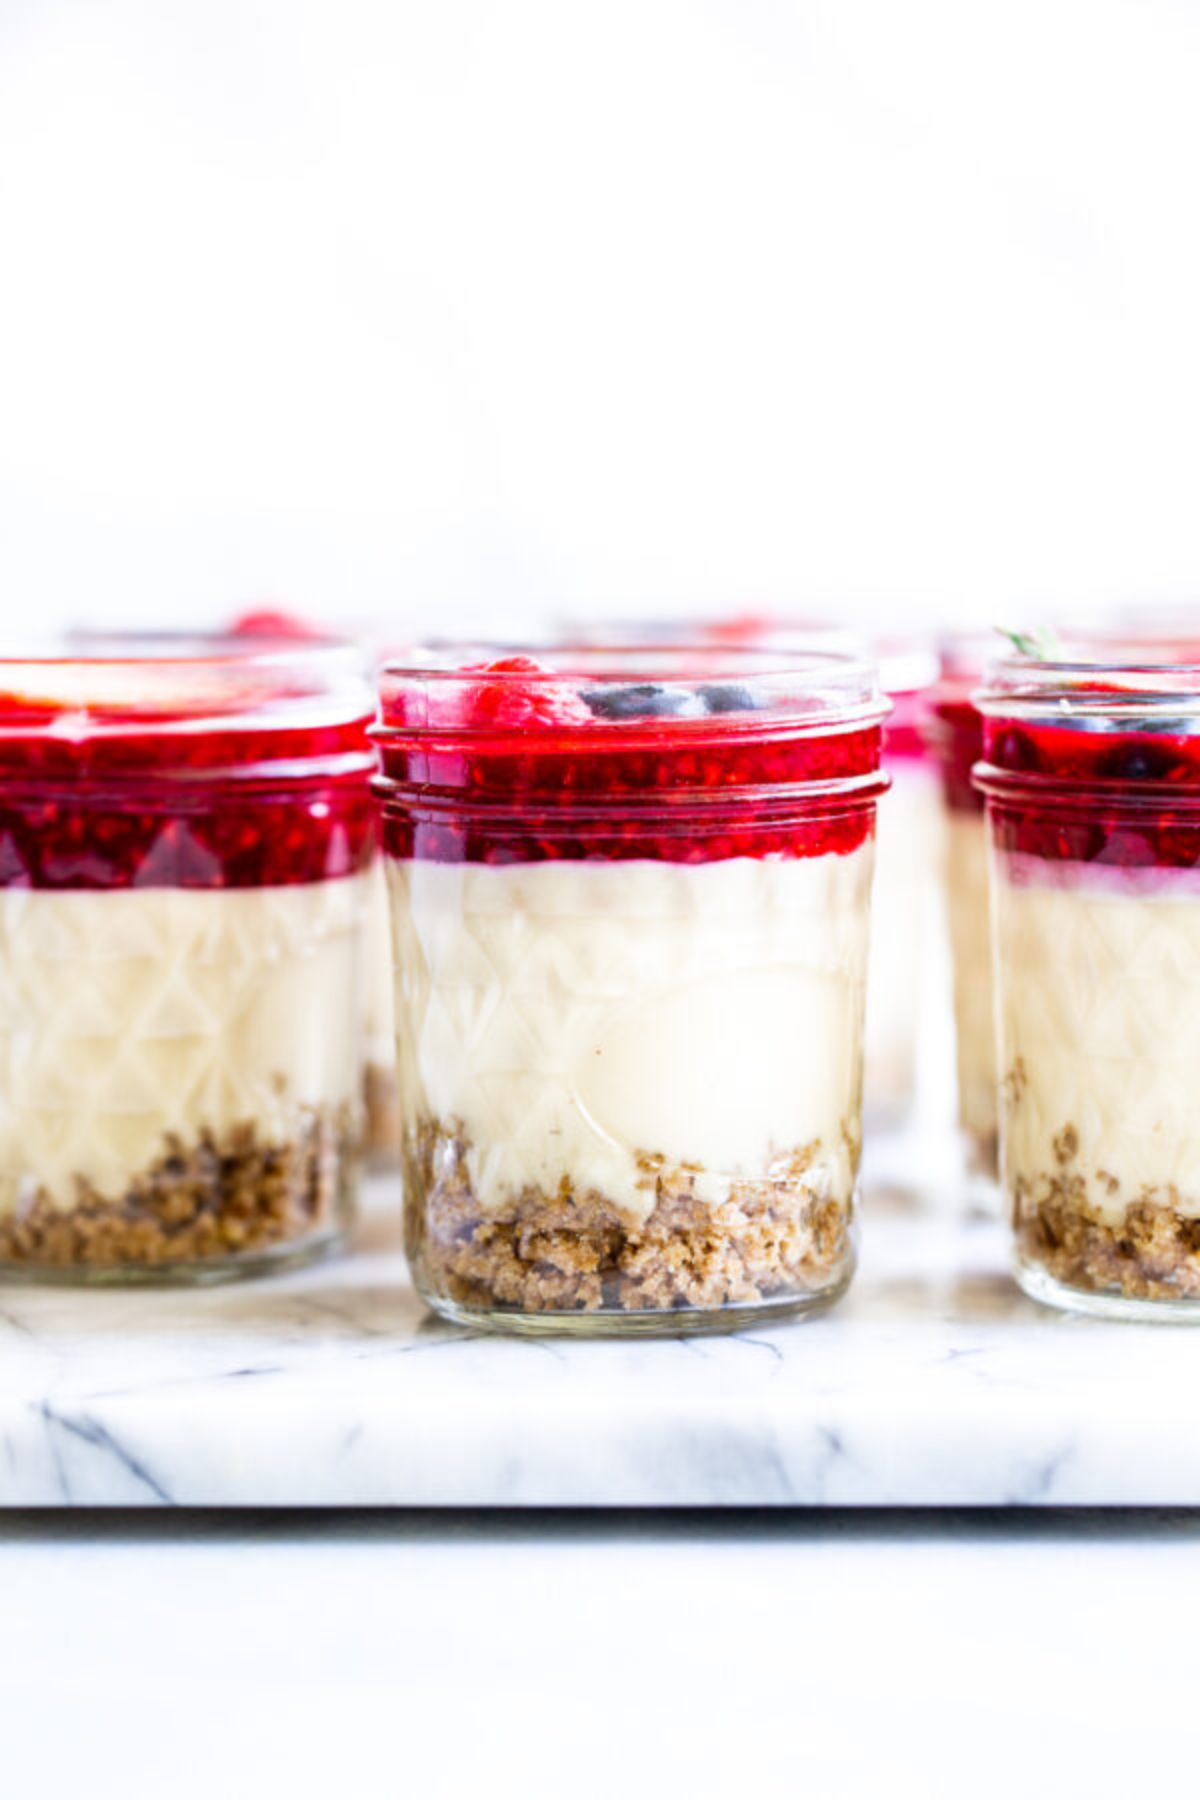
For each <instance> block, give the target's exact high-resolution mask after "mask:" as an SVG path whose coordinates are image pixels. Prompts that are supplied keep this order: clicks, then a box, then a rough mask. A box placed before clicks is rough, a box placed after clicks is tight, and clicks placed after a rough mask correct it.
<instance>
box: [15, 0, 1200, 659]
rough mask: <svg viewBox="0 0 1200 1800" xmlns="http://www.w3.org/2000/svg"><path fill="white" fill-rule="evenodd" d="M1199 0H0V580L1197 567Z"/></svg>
mask: <svg viewBox="0 0 1200 1800" xmlns="http://www.w3.org/2000/svg"><path fill="white" fill-rule="evenodd" d="M1198 96H1200V8H1197V7H1196V6H1194V5H1190V4H1187V3H1186V0H1138V3H1136V4H1135V3H1134V0H1124V3H1116V0H1007V3H1006V4H1004V5H980V4H963V0H906V3H905V4H896V0H828V3H821V0H808V3H804V4H787V3H785V0H689V3H684V0H603V3H602V4H601V3H599V0H592V3H581V0H504V3H503V4H501V3H500V0H495V3H492V4H488V3H486V0H407V3H405V0H390V3H389V0H326V3H325V4H307V3H305V0H204V3H200V0H197V3H196V4H187V5H181V4H170V3H169V0H0V608H2V609H3V611H2V616H0V624H3V625H5V626H7V627H10V628H11V626H12V624H13V622H14V621H18V622H26V621H28V620H29V619H31V618H34V619H37V620H40V621H54V620H60V619H61V620H66V619H72V618H76V619H83V620H87V621H94V622H95V621H101V620H103V621H113V622H123V621H126V620H136V619H159V620H161V621H163V622H170V621H173V620H178V621H182V620H185V619H187V618H189V617H197V616H200V615H202V614H208V613H219V612H221V611H224V610H227V609H228V608H229V607H230V606H233V605H236V604H238V603H241V602H245V601H249V600H261V599H265V598H273V599H282V600H289V601H291V602H292V603H294V604H299V605H301V606H305V607H309V608H312V609H315V610H318V611H322V612H324V613H326V614H327V615H330V616H333V617H337V618H340V619H342V620H343V621H346V622H350V621H354V620H362V621H367V620H372V619H383V620H386V621H388V622H389V623H394V624H404V625H406V626H407V625H410V624H419V623H420V622H422V621H427V622H431V623H434V624H436V625H437V626H438V627H439V628H441V629H445V628H446V627H447V626H449V625H452V624H453V623H455V622H456V621H458V622H461V623H464V624H466V623H468V622H472V621H478V620H480V619H481V618H490V621H491V623H492V624H493V625H494V626H495V627H496V628H498V629H499V628H501V627H504V628H512V627H513V626H514V625H515V624H516V623H517V622H518V621H519V620H520V619H521V618H522V617H526V616H529V615H531V614H532V613H534V612H536V611H537V610H539V609H548V610H550V611H563V612H568V613H570V612H574V613H584V612H592V613H599V612H604V611H609V612H615V613H628V612H629V611H631V610H633V609H635V608H639V607H644V608H647V609H649V610H653V611H658V612H663V611H679V610H682V609H683V608H685V607H688V606H696V607H706V608H711V607H722V606H738V607H744V606H751V605H752V606H762V605H776V606H783V607H793V608H800V607H804V608H807V609H809V610H813V609H817V610H832V611H833V612H835V613H839V614H840V613H844V612H854V611H862V610H864V609H873V610H875V611H879V610H881V609H885V608H886V609H890V610H891V611H892V612H893V614H894V615H895V616H896V617H901V616H905V617H914V616H915V617H922V618H924V617H930V616H933V615H936V614H942V615H951V616H955V615H957V616H958V617H962V618H967V617H970V618H987V617H988V616H992V615H1006V614H1011V615H1013V616H1015V615H1017V614H1021V615H1022V616H1030V615H1031V614H1037V615H1038V616H1042V617H1046V616H1049V615H1051V614H1052V613H1056V612H1058V613H1063V612H1072V611H1078V610H1079V609H1080V608H1082V607H1085V606H1088V605H1092V604H1095V603H1097V602H1102V601H1111V600H1117V601H1128V600H1130V599H1133V600H1155V601H1161V600H1184V599H1187V598H1189V597H1190V596H1192V595H1194V594H1196V593H1200V528H1198V512H1200V507H1198V496H1200V480H1198V476H1200V234H1198V231H1197V210H1198V203H1197V189H1198V185H1200V184H1198V180H1197V177H1198V175H1200V104H1198Z"/></svg>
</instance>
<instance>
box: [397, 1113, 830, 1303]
mask: <svg viewBox="0 0 1200 1800" xmlns="http://www.w3.org/2000/svg"><path fill="white" fill-rule="evenodd" d="M407 1160H408V1165H409V1166H408V1168H407V1170H406V1180H407V1192H408V1200H407V1205H406V1211H405V1219H406V1244H407V1250H408V1255H409V1258H410V1260H411V1262H412V1264H413V1267H414V1268H415V1270H416V1271H417V1276H418V1280H419V1281H420V1282H421V1284H422V1285H423V1286H424V1287H425V1288H426V1289H427V1290H430V1291H432V1292H434V1293H436V1294H438V1295H441V1296H444V1297H446V1298H447V1299H449V1300H451V1301H453V1302H454V1303H455V1304H456V1305H459V1306H462V1307H464V1308H469V1309H475V1310H481V1311H490V1310H511V1311H515V1312H520V1313H527V1314H538V1313H561V1312H586V1313H594V1312H626V1313H636V1312H658V1311H672V1310H675V1309H678V1308H694V1309H703V1310H705V1311H715V1310H719V1309H721V1308H723V1307H728V1306H733V1307H744V1306H753V1305H756V1304H761V1303H763V1302H769V1301H772V1300H786V1299H790V1298H806V1297H810V1296H813V1297H825V1296H829V1295H831V1294H833V1293H836V1292H838V1291H840V1289H841V1288H842V1287H843V1286H844V1285H845V1283H846V1281H847V1280H848V1279H849V1277H850V1274H851V1272H852V1268H853V1258H854V1247H853V1218H854V1193H853V1188H852V1187H851V1188H849V1189H843V1190H841V1191H835V1189H834V1187H833V1186H832V1184H831V1168H832V1167H833V1166H836V1167H837V1168H838V1169H839V1170H840V1169H841V1168H842V1167H843V1166H844V1165H843V1157H842V1156H841V1154H839V1155H838V1156H837V1157H836V1158H834V1159H833V1164H832V1165H831V1162H830V1159H829V1158H828V1157H827V1156H826V1155H825V1154H824V1153H823V1149H822V1146H821V1145H819V1144H810V1145H806V1146H804V1147H803V1148H801V1149H797V1150H794V1151H792V1152H791V1153H790V1154H786V1155H781V1156H778V1157H776V1158H775V1160H774V1163H773V1166H772V1168H771V1170H770V1171H769V1172H768V1173H766V1174H764V1175H763V1176H762V1177H761V1178H759V1179H748V1178H746V1179H735V1180H733V1181H728V1180H725V1179H722V1180H721V1181H720V1183H719V1188H720V1194H721V1197H720V1198H719V1199H718V1198H714V1191H713V1182H712V1178H711V1176H710V1175H709V1174H708V1172H707V1171H705V1170H703V1169H701V1168H698V1167H696V1166H694V1165H689V1166H687V1167H681V1166H678V1165H676V1166H673V1167H672V1166H670V1165H668V1164H666V1163H665V1162H664V1160H663V1159H662V1158H661V1157H655V1156H649V1155H644V1156H641V1157H639V1158H638V1164H639V1175H640V1179H641V1182H642V1186H643V1189H644V1192H645V1194H646V1196H647V1204H646V1205H644V1206H642V1207H639V1209H638V1210H637V1212H636V1213H633V1214H631V1213H630V1212H629V1211H628V1210H627V1209H626V1208H624V1207H622V1206H620V1205H618V1204H616V1203H614V1202H613V1200H612V1199H610V1198H609V1197H608V1196H607V1195H604V1194H602V1193H600V1192H598V1191H596V1190H595V1189H583V1188H580V1187H578V1186H577V1185H576V1184H575V1183H574V1182H572V1181H571V1180H569V1179H567V1178H565V1177H564V1178H563V1179H562V1180H561V1181H560V1182H559V1184H558V1186H557V1188H555V1189H554V1190H553V1191H546V1190H543V1189H538V1188H534V1187H526V1188H524V1189H522V1190H521V1191H520V1192H519V1193H514V1194H512V1195H511V1196H510V1197H509V1198H508V1199H506V1200H505V1201H503V1202H502V1203H500V1204H499V1205H496V1204H492V1205H491V1206H489V1207H487V1208H485V1207H483V1206H481V1205H480V1202H479V1199H478V1197H477V1196H476V1194H475V1193H474V1191H473V1189H472V1186H471V1175H470V1168H471V1163H472V1154H471V1146H470V1143H469V1141H468V1140H467V1139H466V1138H465V1137H464V1136H463V1135H462V1134H461V1132H460V1131H459V1130H458V1129H457V1128H456V1127H454V1126H452V1125H451V1126H447V1125H444V1124H438V1123H436V1122H435V1121H433V1120H430V1119H424V1120H421V1121H420V1122H418V1123H417V1124H416V1125H415V1127H414V1130H413V1134H412V1138H411V1140H410V1144H409V1146H408V1150H407Z"/></svg>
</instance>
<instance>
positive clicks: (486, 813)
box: [377, 649, 884, 863]
mask: <svg viewBox="0 0 1200 1800" xmlns="http://www.w3.org/2000/svg"><path fill="white" fill-rule="evenodd" d="M831 660H832V661H839V662H840V661H841V660H843V659H831ZM730 663H731V658H730V656H729V653H728V652H726V653H725V654H724V655H723V656H719V655H716V654H714V653H713V652H712V651H711V649H710V650H709V651H708V652H707V653H706V654H705V655H704V656H702V657H700V658H699V659H698V661H697V663H696V665H695V669H694V673H693V674H692V675H691V676H690V677H689V678H687V679H680V678H679V677H678V674H677V673H676V674H673V675H672V677H671V678H670V679H668V680H663V679H660V678H658V675H657V673H656V672H655V671H654V670H653V669H652V670H651V672H650V673H649V674H646V673H639V672H638V671H637V669H636V668H635V670H634V671H633V672H632V673H631V674H630V676H629V678H628V679H626V680H615V679H613V678H612V676H611V673H606V675H605V676H604V678H602V679H601V678H599V677H597V676H595V675H589V674H588V673H586V672H585V673H582V674H579V673H572V674H571V675H570V676H567V675H564V674H558V675H556V674H553V673H552V672H551V671H549V670H547V669H545V668H543V667H542V666H541V665H539V664H538V663H537V662H535V661H533V660H532V659H531V658H528V657H505V658H501V659H499V660H497V661H492V662H489V663H486V664H482V665H479V664H475V665H472V664H468V665H466V666H464V667H461V668H457V669H452V670H448V671H443V672H442V674H441V677H440V678H438V677H435V678H432V679H431V678H429V677H428V676H424V677H423V676H422V674H421V672H420V671H395V670H393V671H389V672H387V673H386V674H385V677H384V686H383V694H384V700H383V724H382V726H381V727H380V728H379V730H378V733H377V736H378V741H379V746H380V755H381V766H382V775H381V777H380V779H379V782H378V783H377V787H378V790H379V793H380V795H381V797H382V800H383V842H384V847H385V849H386V850H387V851H388V853H389V854H390V855H392V856H394V857H398V858H418V859H423V860H433V861H439V862H487V863H519V862H537V861H552V860H559V859H562V860H582V859H585V858H595V859H610V860H611V859H632V858H651V859H656V860H659V861H666V862H713V861H718V860H720V859H723V858H727V857H734V856H755V857H766V856H788V857H795V856H819V855H824V854H828V853H831V852H832V853H838V854H845V853H847V852H849V851H851V850H854V849H856V848H857V847H858V846H859V845H860V844H861V843H863V842H864V840H866V839H867V838H868V837H869V836H870V834H871V831H872V829H873V815H874V801H875V798H876V796H877V795H878V793H879V792H880V791H881V789H882V787H883V785H884V783H883V781H882V779H881V778H880V776H879V762H880V720H881V717H882V713H883V707H882V705H881V704H880V703H879V702H878V700H877V699H873V698H868V699H866V700H865V701H863V700H858V701H857V703H856V704H853V705H847V704H845V702H843V705H842V707H841V712H840V715H838V714H836V713H835V712H831V710H830V706H829V696H828V694H826V695H825V696H824V703H823V705H822V704H819V703H817V702H816V701H812V700H810V701H808V702H807V703H805V702H803V701H801V702H799V703H798V702H797V701H796V700H795V698H794V697H793V698H792V699H791V701H790V703H789V702H788V701H785V700H784V699H783V698H781V694H780V690H779V687H778V684H777V683H775V682H773V681H772V680H771V679H770V678H769V677H766V676H764V677H763V678H761V679H759V678H756V676H755V675H754V674H753V673H751V672H747V671H744V670H743V669H739V668H738V666H737V663H736V659H733V666H734V671H735V672H734V673H733V674H732V675H731V674H730V673H729V668H730ZM850 666H851V667H853V665H850ZM794 686H795V678H794V677H793V688H794ZM818 784H819V785H818Z"/></svg>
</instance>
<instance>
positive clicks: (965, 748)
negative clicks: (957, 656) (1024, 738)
mask: <svg viewBox="0 0 1200 1800" xmlns="http://www.w3.org/2000/svg"><path fill="white" fill-rule="evenodd" d="M930 717H931V724H930V726H929V733H928V735H929V739H930V742H931V743H932V744H933V747H934V751H935V753H936V755H937V762H938V769H939V772H940V774H941V778H942V796H943V799H944V800H945V802H946V805H947V807H948V808H949V809H950V811H951V812H971V813H980V812H982V811H983V795H982V794H981V793H980V792H979V790H978V788H977V787H976V786H975V784H974V782H973V780H972V777H971V771H972V769H973V768H974V767H975V764H976V763H977V762H978V761H979V758H980V757H981V756H982V754H983V718H982V715H981V714H980V712H979V709H978V707H977V706H975V705H974V704H973V703H972V702H971V700H970V699H969V698H968V697H967V695H966V694H965V693H961V692H958V693H956V692H955V691H954V690H953V689H952V688H950V687H946V688H944V689H941V690H939V692H938V693H937V694H936V695H935V696H934V699H933V701H932V704H931V706H930Z"/></svg>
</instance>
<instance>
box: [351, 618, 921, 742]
mask: <svg viewBox="0 0 1200 1800" xmlns="http://www.w3.org/2000/svg"><path fill="white" fill-rule="evenodd" d="M638 687H645V688H646V689H647V692H648V694H649V690H651V689H653V690H654V697H655V698H656V699H657V700H658V705H657V709H654V708H651V709H649V710H647V711H645V712H641V713H639V712H637V711H636V709H634V710H626V709H622V708H621V707H619V706H615V705H614V704H613V702H614V700H615V699H616V698H617V697H619V694H620V691H621V690H628V689H633V688H638ZM733 688H742V689H744V690H745V695H746V700H747V704H745V705H744V706H743V705H740V704H737V696H734V695H731V694H729V693H728V692H726V693H725V694H723V695H719V696H717V699H716V700H714V699H713V691H714V690H729V689H733ZM379 689H380V697H381V707H380V713H381V723H380V725H379V727H378V728H377V735H378V736H379V737H380V738H381V739H386V740H391V741H395V739H396V737H397V735H398V736H399V737H402V738H403V737H409V736H411V737H412V738H413V739H415V740H421V741H424V740H427V739H431V738H440V737H450V738H453V739H456V740H460V739H463V738H473V739H477V740H478V739H484V738H493V737H496V736H511V735H513V733H514V732H515V731H517V730H519V731H520V733H521V735H523V736H529V735H534V736H537V735H541V734H543V733H545V734H547V735H549V734H553V735H554V736H555V737H558V738H561V737H564V736H567V737H572V736H573V737H582V736H583V735H584V734H585V733H586V734H587V736H588V737H590V738H594V739H599V738H600V737H601V736H603V737H604V738H606V739H607V738H612V737H614V736H618V735H619V736H621V737H622V738H630V737H634V736H636V735H637V734H638V733H641V732H651V733H653V735H654V736H655V738H657V739H658V740H659V741H662V740H663V739H664V738H668V739H675V738H676V737H678V738H679V739H680V740H681V741H684V740H687V739H690V738H692V737H695V736H697V735H701V734H702V733H704V732H707V733H708V734H716V733H719V734H720V735H721V736H722V737H725V736H727V735H730V734H740V733H742V732H745V733H750V732H753V733H755V734H762V733H764V732H766V733H773V732H777V731H780V730H787V731H797V730H801V731H811V732H814V733H815V732H819V731H822V730H829V731H833V730H843V729H846V728H847V727H851V726H864V725H870V724H874V723H877V722H880V721H882V720H883V718H884V717H885V716H886V714H887V711H888V701H887V699H886V697H885V696H884V695H883V694H882V693H881V691H880V687H879V680H878V673H877V670H876V667H875V664H874V663H873V662H872V661H871V659H870V658H867V657H863V656H860V655H856V654H853V653H851V652H848V651H842V650H821V649H813V648H800V647H795V648H789V647H787V646H779V645H754V646H750V645H730V644H725V643H713V642H709V641H706V640H705V639H703V638H702V637H697V638H688V639H682V638H679V639H671V640H670V641H661V640H660V641H654V640H650V641H646V642H633V643H631V642H620V643H610V642H605V643H594V642H588V641H586V640H580V639H562V640H557V641H553V642H551V641H545V642H532V643H507V644H506V643H492V644H485V643H451V642H445V643H439V642H434V643H431V644H426V645H420V646H417V647H415V648H414V649H413V650H411V651H410V652H408V653H407V654H406V655H405V656H404V657H403V658H396V657H393V658H390V659H389V660H388V661H387V662H386V663H385V664H384V665H383V667H382V669H381V670H380V673H379ZM485 689H487V690H490V691H491V693H492V695H493V696H494V697H496V698H497V699H498V700H499V702H500V705H499V706H498V707H487V706H483V707H481V706H479V705H478V704H477V703H476V702H477V701H478V697H479V696H480V694H481V693H482V692H483V690H485ZM555 695H558V696H562V697H565V699H566V700H567V701H568V703H569V704H568V706H567V707H566V709H565V710H564V709H558V710H556V709H555V708H554V707H553V706H547V707H546V708H545V709H543V708H542V704H541V703H542V702H543V701H546V702H548V701H550V699H551V698H552V697H553V696H555ZM660 696H661V698H659V697H660ZM519 697H526V698H528V699H529V700H530V701H531V702H532V704H531V705H530V707H529V709H528V716H527V717H522V718H520V719H519V720H517V719H516V718H515V716H514V715H512V714H511V713H510V711H509V708H508V702H509V701H510V700H513V701H515V700H516V699H518V698H519Z"/></svg>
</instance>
